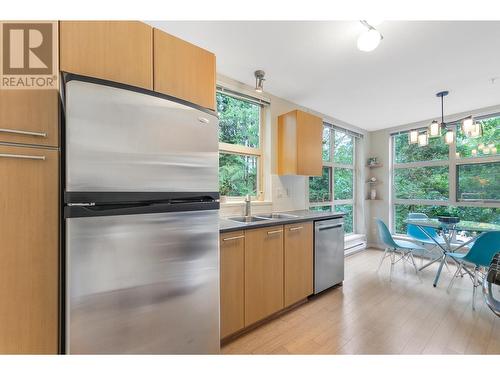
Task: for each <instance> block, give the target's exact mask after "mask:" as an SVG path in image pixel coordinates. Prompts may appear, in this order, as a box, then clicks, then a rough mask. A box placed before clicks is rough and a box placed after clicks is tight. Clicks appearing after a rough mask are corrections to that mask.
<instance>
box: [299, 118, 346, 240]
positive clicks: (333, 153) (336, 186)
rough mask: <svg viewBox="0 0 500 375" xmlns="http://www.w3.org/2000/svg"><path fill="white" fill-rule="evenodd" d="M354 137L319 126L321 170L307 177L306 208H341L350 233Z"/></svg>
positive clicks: (322, 209)
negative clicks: (317, 173)
mask: <svg viewBox="0 0 500 375" xmlns="http://www.w3.org/2000/svg"><path fill="white" fill-rule="evenodd" d="M354 161H355V139H354V137H353V136H352V135H350V134H347V132H343V131H341V130H338V129H334V128H333V127H332V126H331V125H329V124H325V126H324V128H323V173H322V175H321V176H319V177H309V202H310V208H311V209H312V210H316V211H341V212H344V213H345V214H346V216H345V232H346V233H353V232H354V229H355V228H354V190H355V189H354V181H355V168H354Z"/></svg>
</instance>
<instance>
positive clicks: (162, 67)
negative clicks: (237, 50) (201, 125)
mask: <svg viewBox="0 0 500 375" xmlns="http://www.w3.org/2000/svg"><path fill="white" fill-rule="evenodd" d="M215 84H216V74H215V55H214V54H213V53H210V52H208V51H206V50H204V49H202V48H200V47H197V46H195V45H193V44H190V43H188V42H185V41H183V40H182V39H179V38H176V37H175V36H172V35H170V34H167V33H165V32H163V31H161V30H158V29H154V90H155V91H157V92H161V93H163V94H167V95H171V96H174V97H176V98H180V99H183V100H186V101H188V102H191V103H194V104H197V105H199V106H201V107H204V108H209V109H212V110H215Z"/></svg>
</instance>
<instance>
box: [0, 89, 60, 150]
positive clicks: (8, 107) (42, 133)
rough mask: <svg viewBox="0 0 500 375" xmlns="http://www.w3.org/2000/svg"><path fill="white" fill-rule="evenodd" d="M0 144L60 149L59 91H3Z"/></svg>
mask: <svg viewBox="0 0 500 375" xmlns="http://www.w3.org/2000/svg"><path fill="white" fill-rule="evenodd" d="M0 142H9V143H22V144H30V145H44V146H55V147H57V146H59V93H58V91H57V90H0Z"/></svg>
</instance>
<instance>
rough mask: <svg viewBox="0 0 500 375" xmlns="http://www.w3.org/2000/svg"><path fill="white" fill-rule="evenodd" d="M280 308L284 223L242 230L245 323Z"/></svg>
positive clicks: (281, 306) (261, 317)
mask: <svg viewBox="0 0 500 375" xmlns="http://www.w3.org/2000/svg"><path fill="white" fill-rule="evenodd" d="M282 308H283V226H276V227H268V228H262V229H252V230H247V231H246V232H245V326H248V325H250V324H252V323H255V322H257V321H259V320H261V319H263V318H265V317H267V316H269V315H271V314H273V313H275V312H276V311H279V310H281V309H282Z"/></svg>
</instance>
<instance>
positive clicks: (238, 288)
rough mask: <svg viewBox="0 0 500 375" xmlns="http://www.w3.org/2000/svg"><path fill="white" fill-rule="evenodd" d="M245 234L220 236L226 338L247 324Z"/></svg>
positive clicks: (222, 330)
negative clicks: (245, 305)
mask: <svg viewBox="0 0 500 375" xmlns="http://www.w3.org/2000/svg"><path fill="white" fill-rule="evenodd" d="M244 275H245V234H244V232H243V231H237V232H229V233H224V234H221V236H220V336H221V338H224V337H226V336H228V335H230V334H232V333H235V332H237V331H239V330H240V329H242V328H243V327H244V326H245V315H244V302H245V301H244V295H245V286H244V282H245V279H244Z"/></svg>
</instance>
